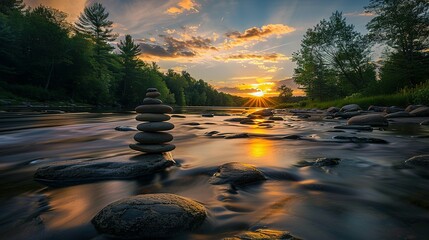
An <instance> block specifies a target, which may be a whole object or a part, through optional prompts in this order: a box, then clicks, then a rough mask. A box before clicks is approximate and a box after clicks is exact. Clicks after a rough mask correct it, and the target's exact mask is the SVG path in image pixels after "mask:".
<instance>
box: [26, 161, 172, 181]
mask: <svg viewBox="0 0 429 240" xmlns="http://www.w3.org/2000/svg"><path fill="white" fill-rule="evenodd" d="M173 164H174V162H173V158H172V157H171V155H168V154H141V155H137V156H133V157H131V158H128V157H126V156H117V157H111V158H103V159H97V160H67V161H62V162H56V163H51V164H50V165H48V166H44V167H40V168H38V169H37V171H36V173H35V174H34V178H35V179H36V180H38V181H41V182H43V183H45V184H47V185H73V184H79V183H82V182H92V181H99V180H107V179H131V178H137V177H141V176H145V175H151V174H153V173H155V172H159V171H162V170H164V169H165V168H167V167H170V166H172V165H173Z"/></svg>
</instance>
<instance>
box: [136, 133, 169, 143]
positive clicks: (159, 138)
mask: <svg viewBox="0 0 429 240" xmlns="http://www.w3.org/2000/svg"><path fill="white" fill-rule="evenodd" d="M134 140H136V141H137V142H139V143H148V144H157V143H165V142H170V141H171V140H173V135H171V134H169V133H163V132H156V133H152V132H139V133H137V134H136V135H134Z"/></svg>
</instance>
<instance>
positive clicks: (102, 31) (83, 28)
mask: <svg viewBox="0 0 429 240" xmlns="http://www.w3.org/2000/svg"><path fill="white" fill-rule="evenodd" d="M108 17H109V13H108V12H106V9H105V8H104V7H103V5H101V3H94V4H93V5H91V6H89V7H85V9H84V10H83V13H81V15H80V16H79V19H78V21H77V22H76V23H75V25H76V29H77V31H78V32H80V33H83V34H86V35H88V36H91V38H92V39H93V41H94V43H95V51H96V56H97V58H98V59H100V58H102V57H103V53H104V54H105V53H106V52H109V51H111V50H112V49H113V47H112V46H110V45H109V43H108V42H112V41H115V39H116V37H117V35H116V34H113V33H112V31H113V29H112V25H113V22H112V21H110V20H108Z"/></svg>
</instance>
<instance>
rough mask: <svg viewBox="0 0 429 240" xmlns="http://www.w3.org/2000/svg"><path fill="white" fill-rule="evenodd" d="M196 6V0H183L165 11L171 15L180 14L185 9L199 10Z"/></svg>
mask: <svg viewBox="0 0 429 240" xmlns="http://www.w3.org/2000/svg"><path fill="white" fill-rule="evenodd" d="M196 7H197V4H196V3H195V2H194V0H181V1H180V2H179V3H177V5H176V6H174V7H170V8H168V9H167V11H165V12H166V13H167V14H170V15H178V14H181V13H183V12H185V11H187V12H198V9H197V8H196Z"/></svg>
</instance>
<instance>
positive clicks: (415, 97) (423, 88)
mask: <svg viewBox="0 0 429 240" xmlns="http://www.w3.org/2000/svg"><path fill="white" fill-rule="evenodd" d="M411 96H412V101H413V103H415V104H424V105H429V81H428V82H426V83H421V84H419V85H417V86H416V87H415V88H414V89H412V90H411Z"/></svg>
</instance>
